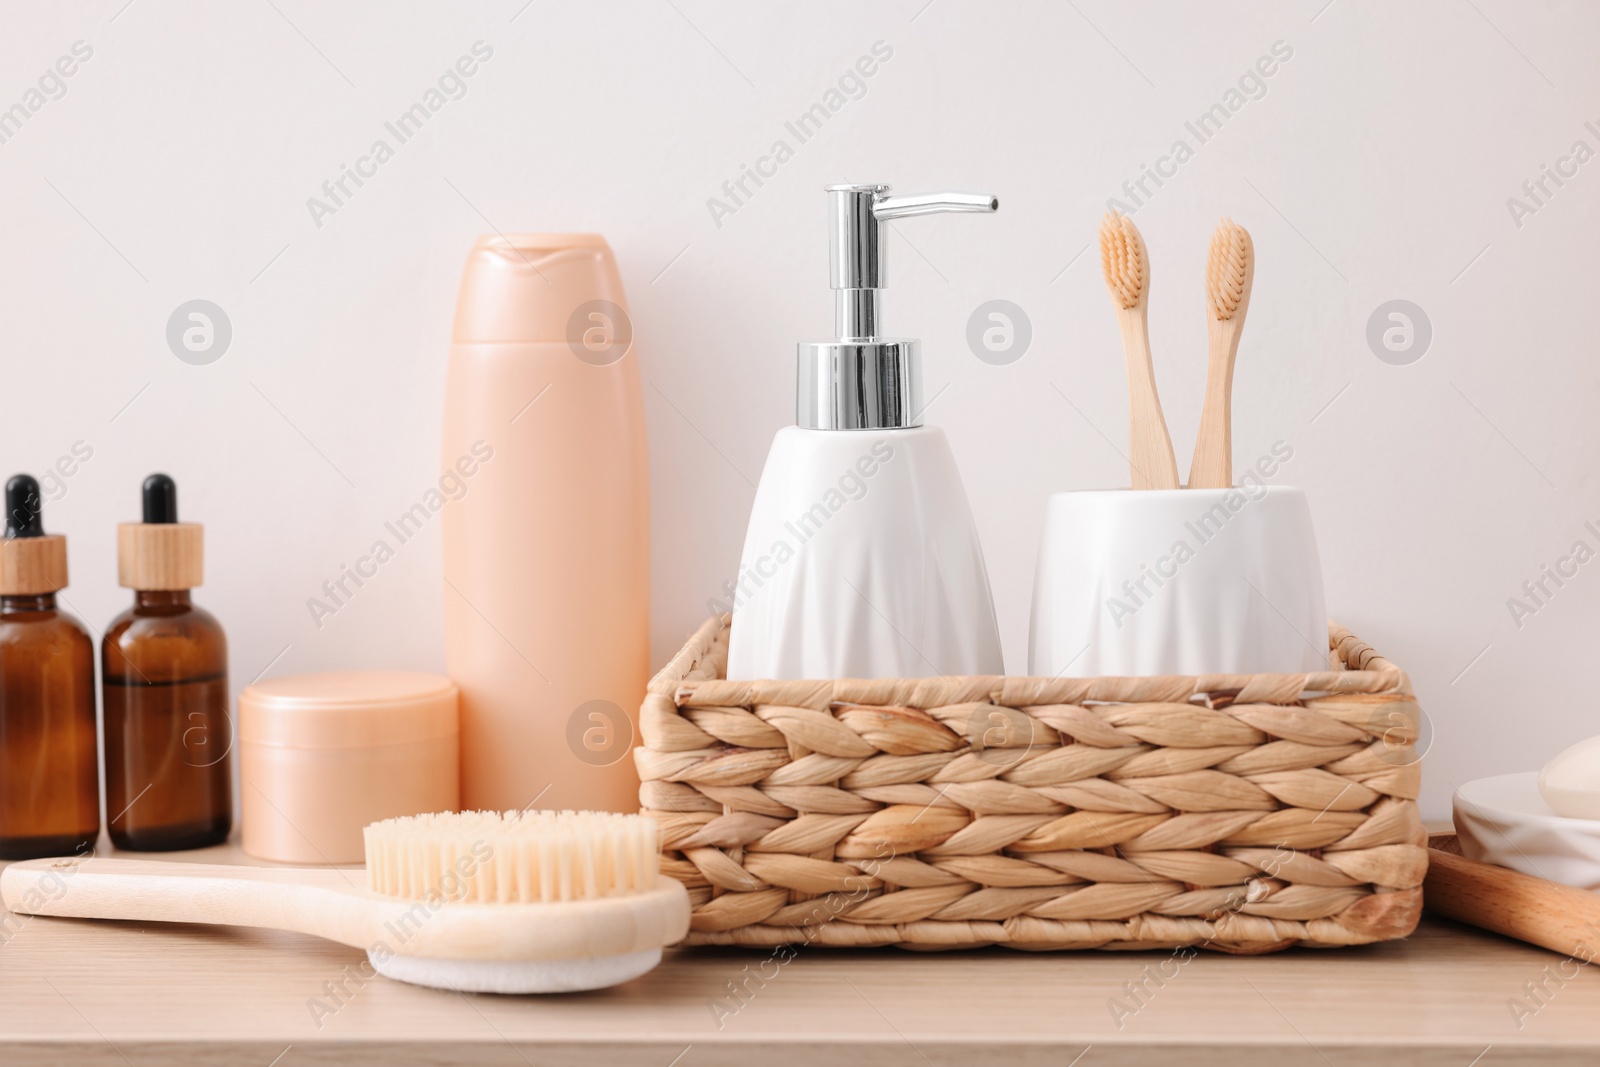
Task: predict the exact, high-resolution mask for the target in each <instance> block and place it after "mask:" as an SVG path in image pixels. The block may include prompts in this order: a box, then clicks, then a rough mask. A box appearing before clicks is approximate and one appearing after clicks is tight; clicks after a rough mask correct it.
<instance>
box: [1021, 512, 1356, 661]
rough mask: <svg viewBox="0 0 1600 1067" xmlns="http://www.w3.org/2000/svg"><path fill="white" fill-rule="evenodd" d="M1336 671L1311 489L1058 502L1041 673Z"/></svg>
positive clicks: (1049, 520)
mask: <svg viewBox="0 0 1600 1067" xmlns="http://www.w3.org/2000/svg"><path fill="white" fill-rule="evenodd" d="M1328 664H1329V656H1328V614H1327V607H1326V602H1325V600H1324V595H1323V589H1322V565H1321V562H1320V560H1319V558H1318V555H1317V538H1316V533H1315V531H1314V530H1313V529H1312V525H1311V509H1310V507H1309V505H1308V504H1307V502H1306V495H1305V493H1304V491H1302V490H1300V489H1296V488H1293V487H1290V486H1277V485H1274V486H1268V485H1264V484H1261V483H1259V482H1257V483H1256V484H1254V485H1249V486H1241V487H1235V488H1233V489H1176V490H1138V491H1135V490H1131V489H1113V490H1095V491H1090V492H1070V493H1056V494H1054V495H1052V496H1051V497H1050V500H1049V503H1048V504H1047V505H1046V510H1045V522H1044V536H1043V539H1042V541H1041V542H1040V546H1039V565H1038V569H1037V572H1036V576H1035V579H1034V594H1033V625H1032V631H1031V634H1030V639H1029V652H1028V673H1029V674H1032V675H1043V676H1046V677H1054V676H1058V675H1065V676H1068V677H1079V678H1086V677H1095V676H1098V675H1121V676H1126V675H1165V674H1256V673H1261V672H1281V673H1287V674H1298V673H1302V672H1308V671H1324V670H1327V669H1328Z"/></svg>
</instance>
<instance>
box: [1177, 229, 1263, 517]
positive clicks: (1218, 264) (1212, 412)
mask: <svg viewBox="0 0 1600 1067" xmlns="http://www.w3.org/2000/svg"><path fill="white" fill-rule="evenodd" d="M1255 275H1256V253H1255V246H1254V245H1253V244H1251V242H1250V234H1249V233H1247V232H1246V231H1245V228H1244V227H1243V226H1240V225H1239V224H1237V223H1236V222H1234V221H1233V220H1232V219H1230V218H1224V219H1223V220H1222V221H1221V222H1219V223H1217V229H1216V232H1215V233H1213V234H1212V235H1211V251H1210V253H1209V254H1208V255H1207V256H1206V335H1207V338H1208V345H1209V348H1210V354H1209V355H1208V357H1207V360H1206V362H1207V364H1208V369H1207V371H1206V404H1205V409H1204V411H1203V412H1202V413H1201V416H1200V438H1199V440H1198V441H1196V442H1195V446H1194V459H1193V460H1192V461H1191V462H1190V464H1189V488H1190V489H1226V488H1228V487H1229V486H1231V485H1232V484H1233V411H1232V405H1233V363H1234V358H1235V357H1236V356H1238V354H1239V335H1240V334H1241V333H1243V332H1244V315H1245V312H1246V311H1247V310H1249V307H1250V287H1251V285H1252V284H1253V283H1254V282H1255Z"/></svg>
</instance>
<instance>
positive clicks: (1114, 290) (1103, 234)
mask: <svg viewBox="0 0 1600 1067" xmlns="http://www.w3.org/2000/svg"><path fill="white" fill-rule="evenodd" d="M1100 269H1101V270H1102V271H1104V272H1105V276H1106V288H1108V289H1110V290H1111V299H1112V300H1114V301H1116V304H1117V306H1118V307H1120V308H1131V307H1133V306H1134V305H1136V304H1138V303H1139V297H1141V296H1143V295H1144V290H1145V287H1146V286H1147V285H1149V284H1150V265H1149V264H1148V263H1146V262H1145V258H1144V242H1143V241H1142V240H1141V239H1140V237H1139V230H1138V228H1137V227H1135V226H1134V224H1133V220H1132V219H1130V218H1128V216H1126V215H1122V214H1119V213H1117V212H1107V213H1106V216H1105V218H1103V219H1101V220H1100Z"/></svg>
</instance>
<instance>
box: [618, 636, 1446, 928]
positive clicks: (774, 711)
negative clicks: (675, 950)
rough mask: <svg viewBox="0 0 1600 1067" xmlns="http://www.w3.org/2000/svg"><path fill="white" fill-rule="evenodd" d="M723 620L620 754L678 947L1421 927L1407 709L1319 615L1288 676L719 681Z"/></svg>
mask: <svg viewBox="0 0 1600 1067" xmlns="http://www.w3.org/2000/svg"><path fill="white" fill-rule="evenodd" d="M728 625H729V620H728V617H727V616H723V617H721V618H714V619H711V620H708V621H707V623H706V624H705V625H704V626H703V627H702V628H701V629H700V631H699V632H698V633H696V634H695V636H694V637H693V638H692V639H691V640H690V641H689V643H688V645H686V646H685V647H684V649H683V650H682V651H681V652H679V653H678V655H677V656H676V657H675V658H674V659H673V660H672V662H671V663H669V664H668V665H667V666H666V667H665V668H663V670H662V671H661V673H660V674H658V675H657V676H656V677H655V679H654V680H653V681H652V682H651V685H650V689H649V694H648V695H647V697H646V698H645V702H644V706H643V708H642V712H641V720H640V732H641V738H642V745H641V747H639V748H637V749H635V750H634V757H635V760H636V763H637V766H638V769H639V776H640V779H641V781H642V783H643V784H642V786H641V790H640V797H641V801H642V807H643V809H644V810H645V811H646V813H648V814H650V815H652V816H654V817H655V818H656V819H657V820H658V821H659V822H660V825H661V827H662V852H663V854H662V870H663V871H664V872H665V873H666V874H668V875H670V876H671V877H673V878H676V879H678V880H679V881H681V882H683V883H684V885H685V886H686V887H687V888H688V890H689V894H690V897H691V900H692V902H693V905H694V912H693V919H692V924H691V932H690V935H689V939H688V942H689V943H690V944H711V945H747V946H775V945H780V944H793V943H807V944H822V945H834V946H850V947H857V946H872V945H902V946H905V947H912V948H965V947H975V946H981V945H991V944H999V945H1007V946H1011V947H1015V948H1022V949H1088V948H1161V947H1178V946H1184V945H1193V946H1202V947H1205V948H1210V949H1215V950H1219V951H1227V952H1249V953H1254V952H1267V951H1273V950H1276V949H1280V948H1285V947H1288V946H1290V945H1293V944H1296V943H1301V944H1307V945H1325V946H1333V945H1355V944H1362V943H1366V942H1372V941H1382V940H1389V939H1392V938H1397V937H1404V936H1405V935H1406V934H1408V933H1410V932H1411V930H1412V929H1413V928H1414V927H1415V926H1416V923H1417V920H1418V918H1419V916H1420V912H1421V905H1422V889H1421V886H1422V878H1423V874H1424V872H1425V870H1426V866H1427V851H1426V835H1425V832H1424V830H1423V827H1422V823H1421V820H1420V818H1419V816H1418V813H1417V806H1416V797H1417V793H1418V789H1419V786H1420V783H1421V767H1420V762H1419V757H1418V754H1417V752H1416V744H1415V743H1416V740H1417V737H1418V733H1419V727H1420V721H1421V711H1420V709H1419V708H1418V706H1417V704H1416V702H1415V699H1414V698H1413V696H1412V694H1411V687H1410V683H1409V681H1408V680H1407V678H1406V675H1405V673H1404V672H1403V671H1401V670H1399V669H1398V668H1396V667H1395V666H1394V665H1393V664H1391V663H1390V662H1389V661H1387V660H1386V659H1384V658H1383V657H1382V656H1380V655H1378V653H1377V652H1375V651H1373V649H1371V648H1370V647H1369V646H1367V645H1365V644H1363V643H1362V642H1361V641H1359V640H1358V639H1357V638H1355V637H1354V636H1353V635H1352V634H1350V633H1349V632H1348V631H1346V630H1344V629H1343V628H1341V627H1339V626H1338V625H1336V624H1330V632H1329V645H1330V649H1331V651H1332V655H1331V669H1330V670H1328V671H1325V672H1320V673H1313V674H1294V675H1210V676H1201V677H1162V678H1093V679H1043V678H1010V677H962V678H932V679H909V680H896V679H889V680H874V681H860V680H836V681H758V682H744V681H727V680H725V679H723V677H722V675H723V673H724V670H725V667H726V663H727V652H728Z"/></svg>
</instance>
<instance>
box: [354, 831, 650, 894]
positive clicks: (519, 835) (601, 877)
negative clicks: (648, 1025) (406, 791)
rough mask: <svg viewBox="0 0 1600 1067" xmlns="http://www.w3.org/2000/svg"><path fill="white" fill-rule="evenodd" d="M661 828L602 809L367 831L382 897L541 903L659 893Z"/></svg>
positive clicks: (371, 878)
mask: <svg viewBox="0 0 1600 1067" xmlns="http://www.w3.org/2000/svg"><path fill="white" fill-rule="evenodd" d="M658 833H659V831H658V830H657V827H656V821H655V820H654V819H651V818H648V817H646V816H643V815H615V814H611V813H608V812H596V811H508V812H504V813H501V812H497V811H463V812H446V813H443V814H434V815H413V816H408V817H406V818H402V819H385V820H383V821H382V822H375V823H373V824H371V825H370V826H368V827H367V828H366V830H365V831H363V834H364V838H365V841H366V854H367V885H368V887H369V888H370V889H371V890H372V891H373V892H374V893H382V894H385V895H386V896H392V897H404V898H406V899H408V900H426V899H429V898H431V897H434V896H435V895H437V896H440V897H443V898H444V899H446V900H451V901H465V902H476V903H488V904H534V903H541V902H552V901H568V900H593V899H596V898H599V897H609V896H618V895H623V894H629V893H643V892H647V891H649V890H650V889H653V888H654V887H655V884H656V876H657V874H658V872H659V870H660V864H661V861H660V858H659V837H658Z"/></svg>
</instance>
